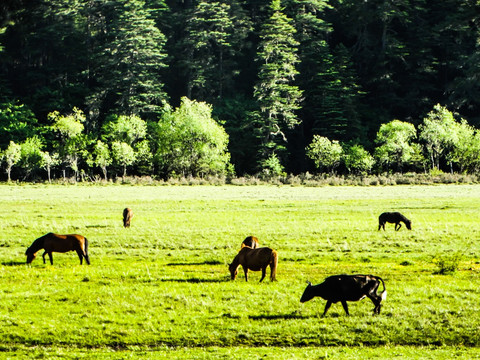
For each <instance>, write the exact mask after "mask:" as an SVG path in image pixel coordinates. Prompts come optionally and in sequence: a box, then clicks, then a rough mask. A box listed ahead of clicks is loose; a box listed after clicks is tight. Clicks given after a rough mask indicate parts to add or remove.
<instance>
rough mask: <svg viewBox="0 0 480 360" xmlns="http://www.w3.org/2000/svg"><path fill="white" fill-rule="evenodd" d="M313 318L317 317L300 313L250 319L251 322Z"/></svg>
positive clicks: (263, 315)
mask: <svg viewBox="0 0 480 360" xmlns="http://www.w3.org/2000/svg"><path fill="white" fill-rule="evenodd" d="M311 317H316V315H301V314H298V313H291V314H270V315H265V314H262V315H249V316H248V318H249V319H251V320H299V319H309V318H311Z"/></svg>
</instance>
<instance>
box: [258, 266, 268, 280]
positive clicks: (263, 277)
mask: <svg viewBox="0 0 480 360" xmlns="http://www.w3.org/2000/svg"><path fill="white" fill-rule="evenodd" d="M266 274H267V267H266V266H265V267H264V268H262V278H261V279H260V282H262V281H263V279H265V275H266Z"/></svg>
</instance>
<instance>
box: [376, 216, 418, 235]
mask: <svg viewBox="0 0 480 360" xmlns="http://www.w3.org/2000/svg"><path fill="white" fill-rule="evenodd" d="M386 222H389V223H395V231H398V230H400V228H401V227H402V224H400V222H403V223H404V224H405V226H406V227H407V229H408V230H412V222H411V221H410V220H408V219H407V218H406V217H405V216H403V215H402V214H400V213H399V212H384V213H382V214H380V216H379V217H378V230H380V229H381V228H383V230H385V223H386Z"/></svg>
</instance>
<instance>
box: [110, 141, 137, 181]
mask: <svg viewBox="0 0 480 360" xmlns="http://www.w3.org/2000/svg"><path fill="white" fill-rule="evenodd" d="M112 157H113V161H114V162H115V163H116V164H117V165H118V166H120V167H122V169H123V174H122V177H123V179H124V180H125V177H126V176H127V166H131V165H133V163H134V162H135V150H133V148H132V147H131V146H130V145H129V144H127V143H125V142H122V141H114V142H113V143H112Z"/></svg>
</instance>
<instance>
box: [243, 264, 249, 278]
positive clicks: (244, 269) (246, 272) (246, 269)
mask: <svg viewBox="0 0 480 360" xmlns="http://www.w3.org/2000/svg"><path fill="white" fill-rule="evenodd" d="M242 267H243V272H244V273H245V281H248V267H246V266H243V265H242Z"/></svg>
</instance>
